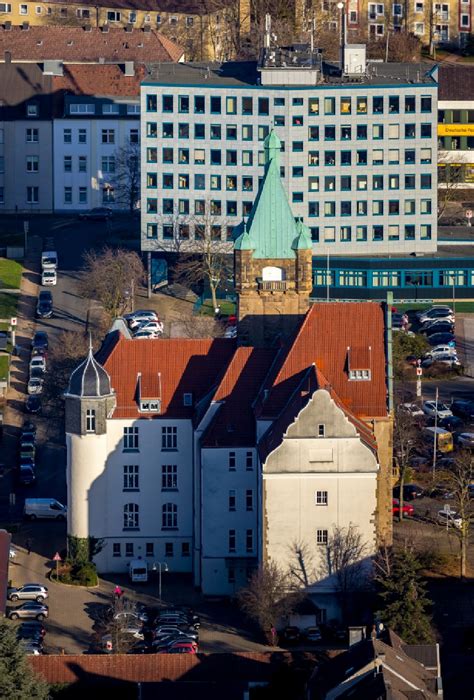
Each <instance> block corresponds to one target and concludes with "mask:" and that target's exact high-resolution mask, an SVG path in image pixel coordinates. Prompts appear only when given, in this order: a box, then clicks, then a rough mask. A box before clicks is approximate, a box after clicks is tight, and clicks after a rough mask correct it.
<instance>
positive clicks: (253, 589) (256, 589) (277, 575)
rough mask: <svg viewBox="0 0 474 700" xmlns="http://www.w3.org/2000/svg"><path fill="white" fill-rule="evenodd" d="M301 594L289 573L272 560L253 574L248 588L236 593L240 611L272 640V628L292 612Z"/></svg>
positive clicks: (301, 596)
mask: <svg viewBox="0 0 474 700" xmlns="http://www.w3.org/2000/svg"><path fill="white" fill-rule="evenodd" d="M303 596H304V592H303V591H302V590H301V588H299V589H298V588H295V585H294V582H293V581H292V580H291V577H290V576H289V574H288V573H287V572H285V571H283V570H282V569H280V568H279V567H278V566H277V564H275V563H274V562H272V561H271V560H270V561H268V562H267V563H265V564H263V565H262V566H261V567H260V569H258V571H256V572H255V573H254V574H253V576H252V578H251V579H250V581H249V585H248V586H247V588H242V589H241V590H240V591H239V593H238V595H237V597H238V601H239V605H240V607H241V608H242V610H243V611H244V612H245V614H246V615H247V616H248V617H249V618H250V619H252V620H254V621H255V622H256V623H257V624H258V626H259V627H260V629H261V630H262V632H263V633H264V634H265V635H266V637H267V639H268V641H269V642H271V641H273V639H272V638H273V635H272V633H271V630H272V628H276V625H277V624H278V621H279V620H280V619H281V618H284V617H287V616H288V615H290V614H291V613H292V612H293V610H294V609H295V607H296V606H297V605H298V603H299V602H300V600H301V599H302V598H303Z"/></svg>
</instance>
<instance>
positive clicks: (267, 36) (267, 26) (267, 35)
mask: <svg viewBox="0 0 474 700" xmlns="http://www.w3.org/2000/svg"><path fill="white" fill-rule="evenodd" d="M271 30H272V16H271V15H270V14H268V13H267V14H266V15H265V48H266V49H269V48H270V32H271Z"/></svg>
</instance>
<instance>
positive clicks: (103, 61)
mask: <svg viewBox="0 0 474 700" xmlns="http://www.w3.org/2000/svg"><path fill="white" fill-rule="evenodd" d="M104 63H105V58H104V57H103V56H99V64H100V65H101V66H103V65H104Z"/></svg>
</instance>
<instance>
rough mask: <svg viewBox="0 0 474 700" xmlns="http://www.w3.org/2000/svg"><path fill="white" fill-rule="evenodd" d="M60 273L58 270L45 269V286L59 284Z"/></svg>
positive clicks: (42, 280)
mask: <svg viewBox="0 0 474 700" xmlns="http://www.w3.org/2000/svg"><path fill="white" fill-rule="evenodd" d="M57 281H58V275H57V272H56V270H43V272H42V273H41V284H42V285H43V287H50V286H54V285H55V284H57Z"/></svg>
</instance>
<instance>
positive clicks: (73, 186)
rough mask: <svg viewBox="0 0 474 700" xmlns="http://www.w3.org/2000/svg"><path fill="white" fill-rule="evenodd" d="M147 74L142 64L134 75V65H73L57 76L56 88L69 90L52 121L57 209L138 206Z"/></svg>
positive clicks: (62, 210) (125, 207)
mask: <svg viewBox="0 0 474 700" xmlns="http://www.w3.org/2000/svg"><path fill="white" fill-rule="evenodd" d="M143 73H144V69H143V67H142V66H139V67H137V73H135V67H134V65H133V63H132V64H126V65H125V66H119V65H102V66H97V67H95V66H90V65H87V66H86V65H79V66H75V65H71V66H68V67H67V69H66V70H65V71H63V75H62V76H55V77H54V78H53V85H54V87H55V88H56V89H57V90H62V91H64V111H63V114H62V115H61V117H60V118H57V119H55V120H54V125H53V139H54V154H53V158H54V173H55V177H54V202H55V210H56V211H61V212H67V211H74V212H77V211H84V210H88V209H91V208H93V207H97V206H104V205H105V206H108V207H112V208H118V209H123V210H127V209H129V208H131V207H135V206H138V205H139V193H138V171H139V162H138V159H139V156H140V151H139V135H140V102H139V84H140V77H142V76H143ZM96 95H100V97H98V96H96ZM135 181H136V182H135ZM134 187H136V190H137V194H136V195H135V196H134V192H133V188H134Z"/></svg>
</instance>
